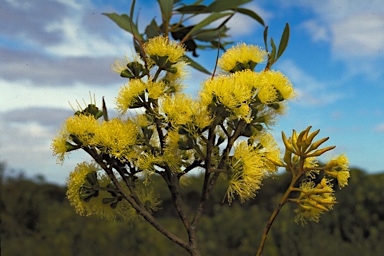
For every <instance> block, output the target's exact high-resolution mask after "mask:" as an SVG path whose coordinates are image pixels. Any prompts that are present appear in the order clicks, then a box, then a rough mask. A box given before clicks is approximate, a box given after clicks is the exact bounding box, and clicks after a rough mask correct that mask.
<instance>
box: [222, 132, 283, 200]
mask: <svg viewBox="0 0 384 256" xmlns="http://www.w3.org/2000/svg"><path fill="white" fill-rule="evenodd" d="M273 142H274V141H273ZM264 143H265V145H266V146H267V147H268V148H270V149H272V148H274V145H273V143H271V141H269V140H268V139H267V140H265V141H264ZM267 144H268V145H267ZM274 151H275V149H274V150H271V151H269V150H267V151H264V152H263V151H262V150H259V149H257V148H255V147H254V146H252V145H248V143H247V142H246V141H242V142H240V143H239V144H238V145H236V147H235V151H234V154H233V156H232V158H231V162H230V166H229V167H230V170H229V179H228V189H227V197H228V202H229V203H231V202H232V200H233V199H234V198H235V195H238V196H239V198H240V201H241V202H244V201H245V200H248V199H251V198H254V197H255V196H256V192H257V190H259V189H260V186H261V182H262V179H263V178H264V177H266V175H267V174H268V172H274V171H275V170H276V167H275V166H273V167H272V169H270V168H271V162H270V161H269V160H268V159H267V157H266V155H268V154H269V152H271V154H272V155H274V154H275V153H274Z"/></svg>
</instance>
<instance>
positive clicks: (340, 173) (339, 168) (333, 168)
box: [324, 154, 350, 188]
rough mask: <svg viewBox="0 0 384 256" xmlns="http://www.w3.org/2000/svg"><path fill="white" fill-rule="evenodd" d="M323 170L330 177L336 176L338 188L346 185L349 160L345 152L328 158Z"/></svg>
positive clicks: (348, 175) (348, 174)
mask: <svg viewBox="0 0 384 256" xmlns="http://www.w3.org/2000/svg"><path fill="white" fill-rule="evenodd" d="M324 171H325V173H326V174H328V175H329V176H331V177H334V178H337V182H338V184H339V187H340V188H343V187H345V186H347V185H348V179H349V177H350V173H349V161H348V158H347V156H346V155H345V154H341V155H339V156H337V157H335V158H333V159H332V160H330V161H329V162H328V163H327V164H326V165H325V167H324Z"/></svg>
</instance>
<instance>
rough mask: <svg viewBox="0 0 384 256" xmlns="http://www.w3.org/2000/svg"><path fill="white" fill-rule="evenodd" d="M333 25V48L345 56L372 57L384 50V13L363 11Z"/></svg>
mask: <svg viewBox="0 0 384 256" xmlns="http://www.w3.org/2000/svg"><path fill="white" fill-rule="evenodd" d="M331 26H332V32H333V37H334V38H333V42H332V47H333V50H334V52H335V53H337V54H339V55H343V57H346V58H350V57H364V56H367V57H371V56H377V55H378V54H379V53H380V51H381V52H383V51H384V13H383V14H382V15H374V14H367V13H362V14H359V15H356V16H350V17H347V18H346V19H345V20H343V21H340V22H338V23H335V24H333V25H331ZM381 56H383V55H381Z"/></svg>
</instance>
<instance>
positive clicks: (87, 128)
mask: <svg viewBox="0 0 384 256" xmlns="http://www.w3.org/2000/svg"><path fill="white" fill-rule="evenodd" d="M99 125H100V124H99V123H98V122H97V120H96V119H95V117H94V116H93V115H83V114H79V115H75V116H72V117H69V118H68V119H67V120H66V121H65V125H64V131H65V132H66V133H67V134H69V135H71V136H75V137H76V138H75V139H74V138H72V140H73V141H74V142H75V144H78V142H77V140H79V141H80V142H81V145H82V146H86V145H89V144H92V139H93V136H94V134H95V133H96V131H97V129H98V128H99Z"/></svg>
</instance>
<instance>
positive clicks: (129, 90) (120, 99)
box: [116, 79, 146, 114]
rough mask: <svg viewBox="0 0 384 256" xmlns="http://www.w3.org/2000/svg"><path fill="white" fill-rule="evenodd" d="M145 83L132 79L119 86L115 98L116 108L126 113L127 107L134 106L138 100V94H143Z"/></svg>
mask: <svg viewBox="0 0 384 256" xmlns="http://www.w3.org/2000/svg"><path fill="white" fill-rule="evenodd" d="M145 89H146V84H145V83H144V82H143V81H142V80H139V79H132V80H130V81H129V84H128V85H124V86H123V87H122V88H120V91H119V94H118V96H117V98H116V106H117V109H118V110H119V111H120V112H121V113H123V114H124V113H126V112H127V111H128V109H129V108H131V107H133V106H135V103H137V102H139V101H140V100H139V98H138V97H139V95H141V94H144V92H145Z"/></svg>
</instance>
